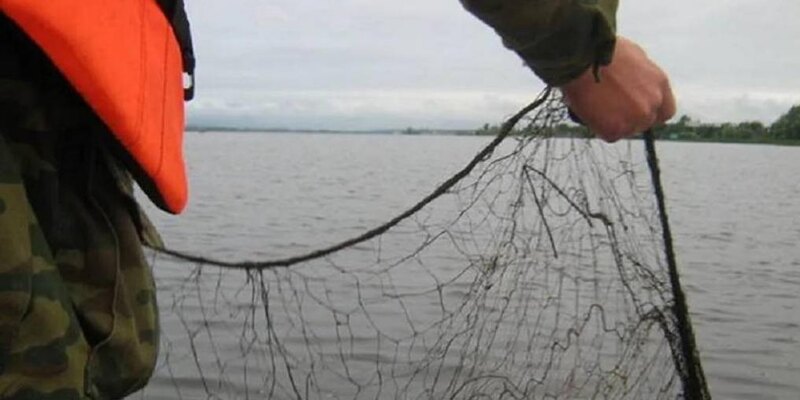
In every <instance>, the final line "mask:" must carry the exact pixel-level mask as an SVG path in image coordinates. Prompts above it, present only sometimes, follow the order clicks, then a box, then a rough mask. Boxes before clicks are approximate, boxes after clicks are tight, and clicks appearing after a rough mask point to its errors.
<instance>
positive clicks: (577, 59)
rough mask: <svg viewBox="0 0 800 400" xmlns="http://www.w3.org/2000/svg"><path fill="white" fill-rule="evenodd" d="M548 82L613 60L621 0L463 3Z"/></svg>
mask: <svg viewBox="0 0 800 400" xmlns="http://www.w3.org/2000/svg"><path fill="white" fill-rule="evenodd" d="M461 3H462V4H463V5H464V7H465V8H466V9H467V10H469V11H470V12H471V13H472V14H474V15H475V16H476V17H478V18H480V19H481V20H482V21H483V22H485V23H486V24H488V25H489V26H491V27H492V28H494V29H495V31H497V33H498V34H499V35H500V37H502V38H503V44H505V46H506V47H508V48H509V49H511V50H514V51H515V52H516V53H517V54H519V56H520V57H522V59H523V60H524V61H525V63H526V64H527V65H528V66H529V67H530V68H531V69H533V71H534V72H535V73H536V74H537V75H538V76H539V77H540V78H542V80H544V81H545V82H546V83H547V84H549V85H553V86H559V85H562V84H564V83H567V82H569V81H571V80H572V79H574V78H577V77H578V76H579V75H580V74H581V73H582V72H583V71H585V70H586V69H587V68H589V67H591V66H600V65H606V64H608V63H609V62H610V61H611V55H612V53H613V52H614V43H615V37H616V33H615V31H616V21H615V15H616V11H617V0H461Z"/></svg>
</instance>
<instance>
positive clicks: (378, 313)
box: [142, 91, 709, 399]
mask: <svg viewBox="0 0 800 400" xmlns="http://www.w3.org/2000/svg"><path fill="white" fill-rule="evenodd" d="M565 121H566V112H565V108H564V107H563V105H562V104H561V102H560V100H559V99H558V98H557V96H555V95H553V94H551V93H550V91H546V92H545V93H544V94H543V95H542V96H541V97H540V98H539V99H537V101H536V102H534V103H533V104H531V105H530V106H528V107H526V108H525V109H524V110H522V111H521V112H520V113H519V114H517V115H516V116H514V117H512V118H511V119H509V120H508V121H507V122H506V123H505V124H504V125H503V126H501V127H500V129H499V131H500V133H499V135H498V136H497V137H496V138H495V139H494V140H491V139H489V138H487V142H489V141H490V140H491V143H490V144H489V145H488V146H487V147H486V148H485V149H484V150H483V151H482V152H481V153H479V154H478V155H476V156H475V158H474V159H473V160H472V162H469V163H468V164H467V165H466V167H464V168H463V169H462V170H461V171H459V172H458V173H457V174H455V175H454V176H452V177H450V178H449V179H447V180H444V183H443V184H442V185H441V186H439V187H438V188H435V190H433V192H432V193H431V194H430V195H429V196H428V197H426V198H425V199H422V200H421V201H420V203H419V204H417V205H415V206H413V207H411V208H410V209H409V210H407V211H406V212H403V213H401V214H400V215H398V217H397V218H395V219H393V220H391V221H389V222H387V223H386V224H385V225H383V226H379V227H377V228H375V229H373V230H370V231H367V232H366V233H365V234H364V235H361V236H359V237H356V238H354V239H352V240H348V241H344V242H342V243H341V244H339V245H334V246H331V247H330V248H327V249H321V250H319V251H313V252H310V253H307V254H303V255H301V256H298V257H290V258H286V259H279V260H274V261H264V262H230V261H220V260H211V259H207V258H204V257H203V256H199V255H190V254H186V253H179V252H175V251H171V250H165V249H162V251H160V252H157V253H153V255H152V257H153V259H152V262H153V264H154V268H156V269H167V270H169V271H174V273H176V274H180V276H181V278H180V279H179V280H178V281H174V280H173V281H172V282H173V283H171V284H170V286H169V287H168V288H164V287H161V288H160V292H159V293H160V299H159V300H160V303H161V307H162V309H163V310H164V312H163V316H162V326H163V327H164V333H163V338H162V346H161V360H160V362H159V365H158V367H157V372H156V375H155V378H154V379H153V381H152V384H151V387H152V386H153V385H156V386H159V387H162V388H164V387H167V388H169V389H168V390H159V391H154V390H152V389H148V390H145V391H144V392H143V395H142V396H143V397H145V398H159V396H161V397H164V398H184V399H193V398H223V399H239V398H244V399H247V398H270V399H446V398H447V399H590V398H591V399H595V398H603V399H674V398H689V399H705V398H709V395H708V392H707V389H706V385H705V381H704V378H703V374H702V369H701V368H700V364H699V360H698V358H697V354H696V350H695V348H694V339H693V336H692V331H691V325H690V324H689V320H688V315H687V314H688V313H687V310H686V305H685V300H684V299H683V297H682V292H681V291H680V287H679V286H678V280H677V278H678V276H677V271H676V270H675V268H674V258H673V257H672V255H671V251H672V250H671V243H670V242H669V232H668V230H667V231H666V232H665V228H668V226H665V223H666V214H664V213H663V210H660V209H659V204H660V202H659V200H663V194H662V193H660V183H658V182H657V179H656V180H653V178H657V176H658V175H657V168H656V166H657V165H656V163H655V157H654V156H655V153H654V149H652V148H650V149H649V150H650V151H651V153H650V154H651V156H652V157H651V158H650V159H649V161H650V164H649V165H648V159H647V158H645V156H644V155H645V150H644V148H643V146H642V141H630V142H628V143H627V144H625V145H621V146H607V145H604V144H601V143H599V142H598V141H597V140H590V139H587V138H584V137H577V136H581V135H577V136H568V135H564V129H563V128H564V125H563V123H564V122H565ZM649 139H652V138H649ZM648 144H649V145H652V141H649V142H648ZM654 168H656V169H654ZM653 172H656V173H655V174H653V175H651V173H653ZM444 178H446V177H444ZM432 189H434V188H432ZM661 205H663V203H661ZM264 246H268V244H264ZM175 282H177V283H175Z"/></svg>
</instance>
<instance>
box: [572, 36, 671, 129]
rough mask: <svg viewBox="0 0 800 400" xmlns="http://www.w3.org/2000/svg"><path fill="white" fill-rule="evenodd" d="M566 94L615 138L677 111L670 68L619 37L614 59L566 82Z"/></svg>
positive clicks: (586, 119) (575, 108) (590, 122)
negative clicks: (667, 71)
mask: <svg viewBox="0 0 800 400" xmlns="http://www.w3.org/2000/svg"><path fill="white" fill-rule="evenodd" d="M560 89H561V91H562V92H563V93H564V99H565V101H566V103H567V105H568V106H569V107H570V109H571V110H572V112H574V113H575V115H577V116H578V117H579V118H580V119H581V120H582V122H583V123H584V124H586V126H587V127H589V129H590V130H591V131H592V132H594V133H595V134H596V135H597V136H598V137H600V138H602V139H604V140H606V141H608V142H614V141H617V140H619V139H622V138H625V137H628V136H632V135H635V134H637V133H641V132H643V131H645V130H647V129H649V128H652V127H653V126H655V125H657V124H660V123H663V122H665V121H667V120H668V119H670V118H671V117H672V116H673V115H674V114H675V97H674V96H673V94H672V88H671V87H670V84H669V79H668V78H667V75H666V74H665V73H664V71H662V70H661V68H659V67H658V65H656V64H655V63H653V61H652V60H650V59H649V58H648V57H647V54H645V52H644V50H642V48H641V47H639V46H638V45H637V44H636V43H634V42H632V41H630V40H628V39H625V38H623V37H618V38H617V44H616V49H615V50H614V56H613V58H612V60H611V63H610V64H609V65H607V66H605V67H601V68H600V81H599V82H598V81H597V80H595V77H594V74H593V72H592V69H591V68H590V69H588V70H587V71H586V72H584V73H583V74H582V75H581V76H580V77H578V78H576V79H575V80H573V81H571V82H569V83H567V84H565V85H564V86H562V87H561V88H560Z"/></svg>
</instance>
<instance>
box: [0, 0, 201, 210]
mask: <svg viewBox="0 0 800 400" xmlns="http://www.w3.org/2000/svg"><path fill="white" fill-rule="evenodd" d="M0 11H2V12H3V13H5V14H6V15H7V16H8V17H9V18H11V19H12V20H13V21H14V22H15V23H16V24H17V25H18V26H19V27H20V28H21V29H22V30H23V31H25V33H26V34H27V35H28V36H29V37H30V38H31V39H32V40H33V41H34V42H36V44H37V45H38V46H39V47H40V48H41V49H42V50H43V51H44V52H45V53H46V54H47V56H48V57H49V58H50V59H51V60H52V61H53V63H54V64H55V65H56V67H57V68H58V69H59V70H60V71H61V73H62V74H63V75H64V76H65V77H66V79H67V80H68V81H69V82H70V83H71V84H72V86H73V87H74V88H75V89H76V90H77V91H78V92H79V93H80V94H81V96H82V97H83V98H84V99H85V100H86V102H87V103H88V104H89V106H91V107H92V109H93V110H94V111H95V113H96V114H97V115H98V116H99V117H100V118H101V119H102V120H103V122H105V124H106V125H107V126H108V127H109V129H110V130H111V132H112V133H113V135H114V137H115V138H116V140H117V142H118V143H119V144H120V145H121V146H122V147H123V149H124V150H125V152H127V154H128V155H129V156H130V157H131V158H132V160H133V163H132V164H133V169H134V170H135V171H133V172H134V175H135V176H136V177H137V180H138V181H139V184H140V186H142V188H143V189H144V190H145V192H147V194H148V196H149V197H150V198H151V199H152V200H153V201H154V202H155V203H156V204H157V205H158V206H159V207H161V208H162V209H164V210H166V211H169V212H172V213H175V214H177V213H180V212H181V211H182V210H183V208H184V207H185V205H186V201H187V198H188V185H187V181H186V171H185V166H184V161H183V129H184V104H183V100H184V97H183V96H184V90H183V68H182V67H183V66H182V59H181V49H180V46H179V44H178V41H177V39H176V37H175V34H174V32H173V30H172V26H171V25H170V21H168V20H167V18H166V16H165V15H164V13H163V12H162V10H161V8H160V7H159V5H158V4H157V3H156V1H155V0H114V1H109V0H47V1H33V0H0Z"/></svg>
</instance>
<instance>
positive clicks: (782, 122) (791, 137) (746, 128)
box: [476, 105, 800, 143]
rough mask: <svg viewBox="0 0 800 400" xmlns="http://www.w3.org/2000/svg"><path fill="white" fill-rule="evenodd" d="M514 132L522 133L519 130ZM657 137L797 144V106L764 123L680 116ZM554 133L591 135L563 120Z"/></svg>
mask: <svg viewBox="0 0 800 400" xmlns="http://www.w3.org/2000/svg"><path fill="white" fill-rule="evenodd" d="M498 130H499V127H498V126H496V125H489V124H484V126H483V127H481V128H480V129H479V130H478V131H476V134H478V135H493V134H496V133H497V132H498ZM516 133H517V134H524V131H518V132H516ZM654 133H655V134H656V136H657V137H658V138H660V139H663V140H685V141H707V142H753V143H775V142H798V143H800V105H795V106H793V107H791V108H790V109H789V111H787V112H786V113H784V114H783V115H781V116H780V118H778V119H777V120H776V121H775V122H774V123H772V124H771V125H769V126H767V125H764V124H763V123H762V122H760V121H747V122H740V123H731V122H723V123H718V124H712V123H703V122H700V121H697V120H694V119H692V118H691V117H689V116H687V115H682V116H681V117H680V118H678V120H677V121H676V122H670V123H667V124H665V125H663V126H661V127H658V128H657V129H655V131H654ZM553 136H563V137H576V136H577V137H581V136H590V135H589V133H588V132H587V130H586V128H585V127H583V126H579V125H576V124H571V123H570V124H567V123H562V124H559V125H558V126H556V127H555V129H554V130H553Z"/></svg>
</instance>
